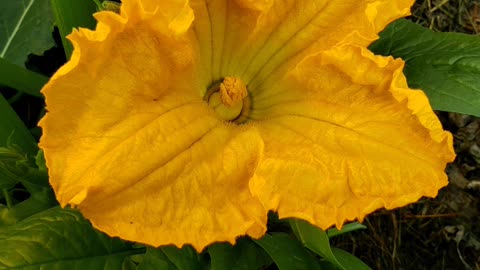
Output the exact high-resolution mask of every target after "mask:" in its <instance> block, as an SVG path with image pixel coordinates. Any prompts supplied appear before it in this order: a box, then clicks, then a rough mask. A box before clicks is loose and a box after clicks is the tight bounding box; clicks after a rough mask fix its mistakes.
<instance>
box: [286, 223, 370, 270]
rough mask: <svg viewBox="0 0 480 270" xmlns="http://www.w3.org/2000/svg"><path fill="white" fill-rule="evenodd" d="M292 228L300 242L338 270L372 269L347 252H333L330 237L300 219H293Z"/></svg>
mask: <svg viewBox="0 0 480 270" xmlns="http://www.w3.org/2000/svg"><path fill="white" fill-rule="evenodd" d="M290 226H291V228H292V230H293V232H294V234H295V235H296V236H297V238H298V240H300V242H302V244H303V245H304V246H305V247H307V248H308V249H310V250H312V251H313V252H315V253H316V254H318V255H320V256H322V257H323V258H324V259H326V260H327V261H329V262H330V263H331V264H333V265H335V266H336V267H338V269H343V270H364V269H370V268H369V267H368V266H367V265H366V264H365V263H363V262H362V261H361V260H360V259H357V258H356V257H355V256H353V255H351V254H348V253H347V252H345V251H344V252H342V250H340V251H338V250H337V249H334V250H332V248H331V247H330V241H329V238H328V235H327V233H326V232H325V231H323V230H321V229H319V228H317V227H315V226H313V225H311V224H310V223H308V222H306V221H304V220H300V219H291V220H290ZM337 255H339V256H337Z"/></svg>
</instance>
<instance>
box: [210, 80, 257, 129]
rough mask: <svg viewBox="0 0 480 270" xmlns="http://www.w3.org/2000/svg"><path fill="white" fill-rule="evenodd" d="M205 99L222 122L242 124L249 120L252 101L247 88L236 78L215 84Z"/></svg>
mask: <svg viewBox="0 0 480 270" xmlns="http://www.w3.org/2000/svg"><path fill="white" fill-rule="evenodd" d="M203 99H204V100H205V101H206V102H207V103H208V105H209V106H210V107H211V108H212V109H213V110H214V111H215V113H216V114H217V116H218V117H219V118H221V119H222V120H225V121H229V122H233V123H236V124H242V123H244V122H245V121H246V120H247V119H248V113H249V111H250V99H249V95H248V90H247V86H246V85H245V84H244V83H243V81H242V80H241V79H239V78H236V77H225V78H223V80H222V81H221V82H216V83H213V84H212V85H211V86H210V87H209V88H208V90H207V92H206V93H205V95H204V97H203Z"/></svg>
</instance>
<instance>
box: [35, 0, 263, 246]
mask: <svg viewBox="0 0 480 270" xmlns="http://www.w3.org/2000/svg"><path fill="white" fill-rule="evenodd" d="M134 2H135V1H125V2H124V4H126V6H124V7H123V9H122V14H121V15H116V14H114V13H111V12H101V13H97V14H96V18H97V20H99V23H98V26H97V29H96V30H95V31H89V30H84V29H82V30H80V31H76V32H74V33H73V34H72V35H71V36H70V39H71V41H72V43H73V44H74V47H75V50H74V53H73V56H72V60H70V61H69V62H68V63H67V64H66V65H65V66H64V67H62V68H61V69H60V70H59V71H58V72H57V73H56V74H55V76H54V77H53V78H52V79H51V80H50V82H49V83H48V84H47V85H46V86H45V87H44V89H43V90H42V92H43V94H44V95H45V97H46V103H47V110H48V113H47V114H46V116H45V117H44V118H43V119H42V121H41V123H40V126H41V127H42V128H43V132H44V133H43V136H42V138H41V141H40V146H41V148H42V149H43V150H44V152H45V156H46V162H47V166H48V168H49V175H50V183H51V185H52V186H53V188H54V190H55V193H56V196H57V199H58V201H59V202H60V203H61V205H62V206H65V205H66V204H70V205H73V206H78V208H80V210H81V211H82V213H83V214H84V215H85V216H86V217H87V218H88V219H90V220H91V222H92V223H93V224H94V226H95V227H97V228H99V229H100V230H102V231H104V232H106V233H108V234H110V235H114V236H120V237H121V238H124V239H128V240H132V241H137V242H142V243H146V244H149V245H153V246H159V245H166V244H175V245H177V246H182V245H183V244H187V243H191V244H192V245H193V246H194V247H195V248H197V249H198V250H201V249H203V248H204V247H205V246H206V245H208V244H210V243H212V242H215V241H230V242H234V241H235V238H236V237H237V236H239V235H243V234H249V235H251V236H253V237H260V236H261V235H262V234H263V233H264V232H265V223H266V211H265V209H264V208H263V206H262V204H261V203H260V201H259V200H258V199H256V198H254V197H253V196H252V194H251V192H250V189H249V180H250V179H251V178H253V177H255V176H254V171H255V169H256V166H257V164H258V162H259V160H260V158H261V155H262V152H263V142H262V139H261V137H260V136H259V134H258V132H257V131H256V129H254V128H253V127H249V126H243V127H237V126H234V125H227V124H224V123H223V122H221V121H220V120H219V118H218V117H217V116H216V115H215V113H214V111H213V110H212V109H211V108H209V107H208V105H207V104H206V103H205V102H203V100H202V97H201V95H200V94H201V92H202V87H203V86H201V85H200V84H201V83H200V82H201V81H202V78H200V77H199V76H198V74H199V73H198V70H197V69H198V68H197V67H196V65H195V63H197V62H196V61H197V60H198V56H197V55H198V52H197V49H196V48H195V44H194V42H192V41H191V38H192V37H191V35H190V33H188V32H185V33H184V34H181V32H182V31H175V33H173V32H171V31H170V30H171V29H170V28H168V27H166V25H168V24H170V23H171V22H170V21H169V20H165V22H164V23H163V24H164V25H163V26H165V27H161V26H160V24H161V22H155V24H156V26H155V27H152V25H151V22H150V21H148V20H147V21H144V20H143V19H142V18H143V17H148V16H149V15H150V13H148V12H147V11H149V10H151V9H153V10H157V8H152V7H151V6H149V7H148V8H146V9H145V10H144V13H141V12H137V10H136V9H134V8H132V12H130V7H131V5H134ZM147 2H149V1H142V2H139V3H140V4H145V3H147ZM150 2H151V3H154V2H152V1H150ZM158 3H160V1H158ZM162 3H163V2H162ZM169 3H170V2H169ZM129 5H130V7H129ZM145 6H146V5H145ZM180 10H183V9H181V8H180ZM135 12H137V13H135ZM153 13H154V12H153ZM153 13H152V14H153ZM162 16H163V15H162ZM130 20H134V21H135V20H137V21H136V22H135V24H134V25H132V22H131V21H130ZM165 29H170V30H168V31H167V30H165ZM177 30H179V29H177ZM172 48H174V49H172Z"/></svg>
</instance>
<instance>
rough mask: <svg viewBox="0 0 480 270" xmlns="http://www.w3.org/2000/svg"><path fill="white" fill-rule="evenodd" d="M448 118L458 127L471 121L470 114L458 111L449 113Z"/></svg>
mask: <svg viewBox="0 0 480 270" xmlns="http://www.w3.org/2000/svg"><path fill="white" fill-rule="evenodd" d="M448 118H449V119H450V121H452V122H453V123H454V124H455V125H456V126H457V127H458V128H462V127H464V126H466V125H467V124H468V123H470V122H471V121H472V116H470V115H466V114H460V113H449V114H448Z"/></svg>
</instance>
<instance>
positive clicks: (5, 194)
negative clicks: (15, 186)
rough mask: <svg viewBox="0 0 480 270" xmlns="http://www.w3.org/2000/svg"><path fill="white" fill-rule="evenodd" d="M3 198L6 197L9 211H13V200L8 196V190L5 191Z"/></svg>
mask: <svg viewBox="0 0 480 270" xmlns="http://www.w3.org/2000/svg"><path fill="white" fill-rule="evenodd" d="M3 196H4V197H5V201H6V202H7V207H8V209H12V206H13V204H12V199H10V195H8V190H7V189H6V188H4V189H3Z"/></svg>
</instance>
